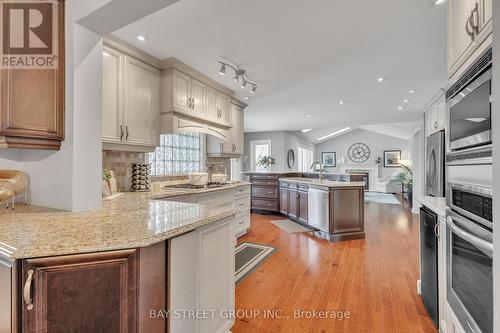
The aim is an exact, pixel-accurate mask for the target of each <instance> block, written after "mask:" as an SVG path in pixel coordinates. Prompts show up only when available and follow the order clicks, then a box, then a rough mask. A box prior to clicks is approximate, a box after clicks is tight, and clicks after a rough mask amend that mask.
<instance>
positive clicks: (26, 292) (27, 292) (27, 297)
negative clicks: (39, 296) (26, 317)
mask: <svg viewBox="0 0 500 333" xmlns="http://www.w3.org/2000/svg"><path fill="white" fill-rule="evenodd" d="M32 281H33V270H32V269H30V270H29V271H28V278H27V279H26V283H25V284H24V289H23V298H24V303H26V309H27V310H33V299H32V298H31V282H32Z"/></svg>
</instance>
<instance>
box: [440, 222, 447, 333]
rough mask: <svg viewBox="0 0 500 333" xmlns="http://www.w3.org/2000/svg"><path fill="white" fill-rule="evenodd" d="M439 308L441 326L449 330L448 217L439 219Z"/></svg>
mask: <svg viewBox="0 0 500 333" xmlns="http://www.w3.org/2000/svg"><path fill="white" fill-rule="evenodd" d="M438 222H439V225H438V235H439V237H438V308H439V327H440V328H441V329H442V331H443V332H447V329H446V328H447V327H448V316H449V312H448V302H447V300H446V288H447V270H446V237H447V235H446V218H445V217H444V216H440V217H439V219H438Z"/></svg>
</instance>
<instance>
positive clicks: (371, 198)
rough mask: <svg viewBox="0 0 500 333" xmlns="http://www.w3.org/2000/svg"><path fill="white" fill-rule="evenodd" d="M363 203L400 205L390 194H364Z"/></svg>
mask: <svg viewBox="0 0 500 333" xmlns="http://www.w3.org/2000/svg"><path fill="white" fill-rule="evenodd" d="M365 202H375V203H385V204H391V205H401V202H399V200H398V199H397V198H396V197H395V196H394V194H391V193H379V192H365Z"/></svg>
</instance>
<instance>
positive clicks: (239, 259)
mask: <svg viewBox="0 0 500 333" xmlns="http://www.w3.org/2000/svg"><path fill="white" fill-rule="evenodd" d="M276 250H277V249H276V248H275V247H272V246H269V245H263V244H256V243H249V242H244V243H241V244H239V245H238V246H236V251H235V258H234V264H235V265H234V266H235V280H236V285H239V284H240V283H241V282H242V281H243V280H245V279H246V278H247V277H248V276H249V275H250V274H252V273H253V272H254V271H255V270H256V269H257V268H259V266H260V265H262V264H263V263H264V261H266V260H267V259H268V258H269V257H270V256H271V255H272V254H273V253H274V252H275V251H276Z"/></svg>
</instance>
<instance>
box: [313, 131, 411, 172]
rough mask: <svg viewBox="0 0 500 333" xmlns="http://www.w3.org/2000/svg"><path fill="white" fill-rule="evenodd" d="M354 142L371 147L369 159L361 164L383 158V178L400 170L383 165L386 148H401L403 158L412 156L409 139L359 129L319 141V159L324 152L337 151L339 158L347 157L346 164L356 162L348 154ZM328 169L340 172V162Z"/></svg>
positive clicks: (317, 149)
mask: <svg viewBox="0 0 500 333" xmlns="http://www.w3.org/2000/svg"><path fill="white" fill-rule="evenodd" d="M354 143H364V144H366V145H367V146H368V147H369V148H370V157H369V159H368V160H367V161H366V162H364V163H360V164H359V165H363V164H365V165H366V164H372V165H373V164H375V160H376V159H377V157H380V158H381V161H382V162H381V164H380V165H381V167H380V169H379V172H380V177H381V178H385V177H389V176H391V175H392V174H394V173H395V172H397V171H398V169H395V168H384V167H383V155H384V150H391V149H400V150H401V158H403V159H408V158H409V157H410V156H409V141H408V140H403V139H399V138H395V137H392V136H387V135H383V134H378V133H374V132H370V131H366V130H363V129H357V130H355V131H352V132H349V133H347V134H344V135H341V136H339V137H335V138H333V139H330V140H328V141H325V142H322V143H319V144H318V145H317V148H316V156H317V159H321V153H322V152H336V153H337V160H338V159H339V158H341V157H345V159H346V164H354V163H353V162H352V161H351V160H349V157H348V154H347V151H348V149H349V147H350V146H351V145H352V144H354ZM327 171H329V172H340V168H339V166H338V163H337V167H336V168H329V169H327Z"/></svg>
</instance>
